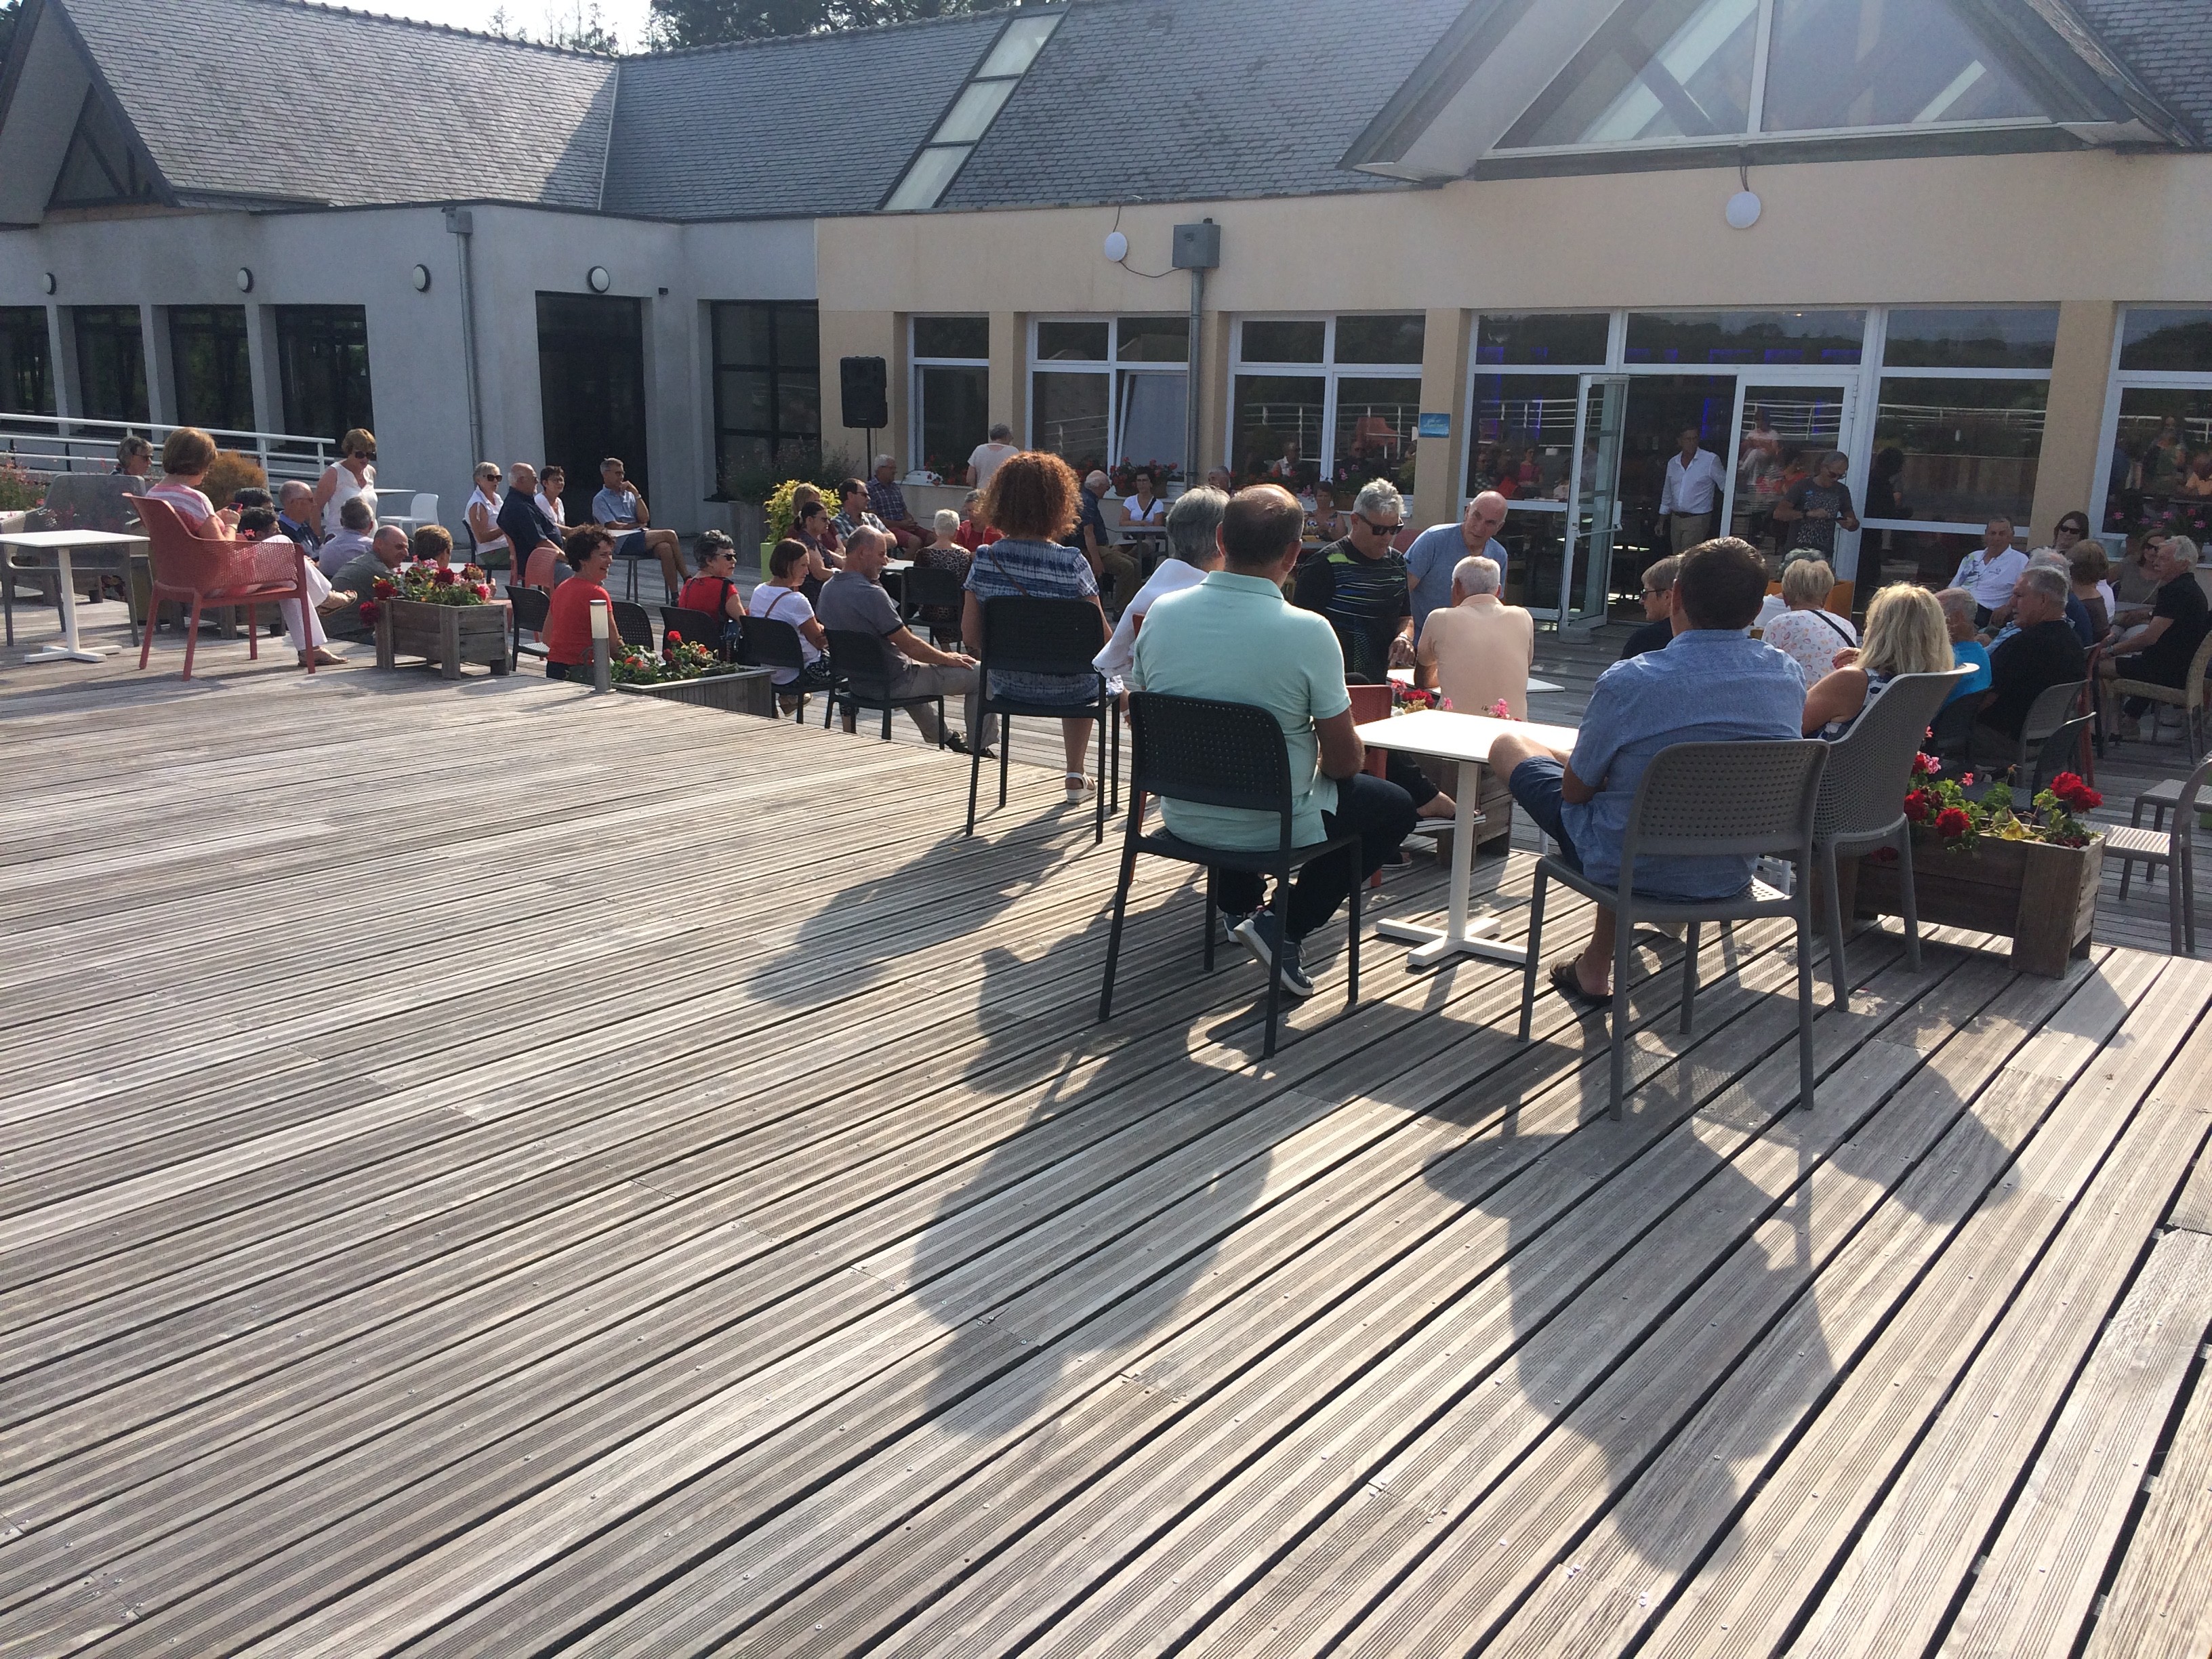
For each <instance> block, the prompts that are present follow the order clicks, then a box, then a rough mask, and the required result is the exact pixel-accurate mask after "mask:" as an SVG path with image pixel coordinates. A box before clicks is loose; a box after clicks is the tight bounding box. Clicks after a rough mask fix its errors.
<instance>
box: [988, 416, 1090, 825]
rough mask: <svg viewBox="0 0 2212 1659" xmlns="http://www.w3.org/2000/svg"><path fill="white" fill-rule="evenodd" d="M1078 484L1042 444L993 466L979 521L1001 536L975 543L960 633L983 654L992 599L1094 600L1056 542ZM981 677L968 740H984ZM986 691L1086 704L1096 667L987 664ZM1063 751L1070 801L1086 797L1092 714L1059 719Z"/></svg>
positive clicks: (1072, 516)
mask: <svg viewBox="0 0 2212 1659" xmlns="http://www.w3.org/2000/svg"><path fill="white" fill-rule="evenodd" d="M1081 488H1082V486H1081V485H1080V484H1079V483H1077V482H1076V477H1075V474H1074V473H1073V471H1070V470H1069V468H1068V465H1067V463H1066V461H1063V460H1061V459H1060V457H1059V456H1057V455H1052V454H1048V453H1045V452H1043V451H1042V450H1026V451H1024V452H1023V453H1021V454H1018V455H1016V456H1013V457H1012V458H1011V459H1007V460H1005V461H1002V462H1000V464H999V468H998V471H995V472H994V473H992V475H991V482H990V484H989V486H988V487H987V489H985V491H984V493H983V508H982V516H983V519H984V521H985V522H987V523H988V524H990V525H992V526H995V527H996V528H997V529H998V530H999V531H1000V533H1001V535H1002V537H1003V539H1002V540H1000V541H995V542H993V543H991V544H989V545H987V546H986V547H983V548H981V549H979V550H977V552H976V555H975V562H974V563H973V564H972V565H970V566H969V570H968V581H967V596H966V598H965V599H963V601H962V602H961V611H960V637H961V639H962V640H963V641H966V642H967V644H968V646H969V649H971V650H975V651H977V652H979V653H982V654H984V655H985V656H986V657H987V654H988V642H987V641H985V640H984V637H983V606H984V605H985V603H986V602H987V601H989V600H991V599H1080V600H1085V601H1087V602H1088V603H1089V604H1091V605H1093V606H1097V605H1098V581H1097V578H1096V577H1095V576H1093V575H1092V574H1091V565H1090V562H1089V561H1088V560H1086V559H1085V557H1084V556H1083V554H1082V552H1081V551H1080V550H1078V549H1076V548H1073V547H1064V546H1062V545H1060V538H1061V537H1062V536H1065V535H1066V533H1067V532H1068V531H1069V530H1071V529H1072V528H1073V526H1074V524H1075V520H1076V518H1077V515H1078V513H1079V507H1080V503H1079V501H1078V500H1077V496H1076V492H1077V491H1078V490H1079V489H1081ZM1098 630H1099V632H1098V637H1099V638H1100V639H1101V640H1103V639H1104V638H1105V637H1106V635H1107V627H1106V613H1105V611H1104V610H1103V608H1100V609H1099V611H1098ZM991 695H992V696H994V697H1006V698H1009V699H1018V700H1019V701H1021V702H1042V703H1065V704H1066V705H1068V706H1069V707H1070V708H1091V707H1093V706H1095V705H1096V704H1097V701H1098V677H1097V675H1096V674H1095V673H1089V674H1080V675H1067V674H1020V673H1014V674H1009V673H1004V672H1001V671H998V670H995V669H994V670H993V671H992V673H991ZM981 697H982V692H981V680H980V679H979V680H978V682H977V690H975V691H972V692H970V693H969V702H968V733H969V741H970V742H972V743H976V744H982V743H986V742H987V741H988V739H989V734H988V733H987V732H985V731H984V730H983V726H982V714H981V711H980V709H979V708H978V707H977V705H978V704H979V703H980V702H981ZM1060 735H1061V741H1062V744H1063V746H1064V748H1065V750H1066V757H1067V772H1066V792H1067V799H1068V800H1069V802H1070V803H1071V804H1073V803H1075V802H1079V801H1082V800H1084V799H1087V798H1088V797H1089V796H1090V794H1091V792H1092V790H1093V789H1095V788H1096V787H1097V785H1096V784H1095V783H1094V782H1093V781H1092V780H1091V778H1090V777H1089V776H1087V775H1085V771H1084V761H1085V755H1086V753H1087V752H1088V751H1089V750H1090V747H1091V716H1090V715H1089V714H1083V715H1075V714H1070V715H1068V716H1067V717H1066V719H1065V720H1062V721H1061V722H1060Z"/></svg>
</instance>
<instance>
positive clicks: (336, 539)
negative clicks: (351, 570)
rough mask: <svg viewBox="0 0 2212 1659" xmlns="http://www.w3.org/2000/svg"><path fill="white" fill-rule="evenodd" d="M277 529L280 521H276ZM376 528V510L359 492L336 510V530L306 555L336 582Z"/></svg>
mask: <svg viewBox="0 0 2212 1659" xmlns="http://www.w3.org/2000/svg"><path fill="white" fill-rule="evenodd" d="M276 522H277V526H278V527H279V528H280V529H281V528H282V527H283V519H282V518H281V517H280V518H279V519H278V520H277V521H276ZM375 528H376V509H375V508H374V507H371V506H370V505H369V504H368V501H365V500H364V499H362V497H361V496H359V495H353V496H349V497H348V498H347V500H346V504H345V505H344V506H343V507H340V508H339V509H338V532H337V535H335V536H332V537H331V538H330V539H329V540H328V541H325V543H324V544H322V545H321V546H320V547H319V548H316V549H315V550H313V551H312V552H310V553H309V554H308V555H307V556H308V557H309V558H311V559H313V561H314V562H315V563H316V564H317V565H318V566H319V568H321V570H322V573H323V574H325V576H328V577H329V578H330V579H331V585H332V586H336V585H337V579H338V572H339V571H341V570H343V569H344V568H346V567H347V566H348V565H349V564H351V563H352V562H354V561H355V560H356V559H358V558H359V557H361V556H362V554H364V553H366V552H368V536H369V532H371V531H373V530H374V529H375Z"/></svg>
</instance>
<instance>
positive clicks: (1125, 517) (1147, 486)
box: [1121, 467, 1168, 525]
mask: <svg viewBox="0 0 2212 1659" xmlns="http://www.w3.org/2000/svg"><path fill="white" fill-rule="evenodd" d="M1157 488H1158V483H1157V482H1156V481H1155V480H1154V478H1153V477H1152V473H1151V472H1149V471H1146V469H1145V468H1143V467H1139V468H1138V469H1137V471H1136V474H1135V476H1134V477H1132V478H1131V479H1130V481H1129V493H1128V494H1127V495H1124V496H1123V497H1122V498H1121V522H1122V523H1123V524H1125V525H1132V524H1165V523H1166V522H1167V521H1168V504H1167V503H1166V502H1165V501H1162V500H1161V499H1160V498H1159V497H1158V496H1157V495H1154V494H1153V493H1152V491H1153V490H1154V489H1157Z"/></svg>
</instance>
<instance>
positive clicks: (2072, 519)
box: [2051, 509, 2089, 536]
mask: <svg viewBox="0 0 2212 1659" xmlns="http://www.w3.org/2000/svg"><path fill="white" fill-rule="evenodd" d="M2069 524H2078V525H2080V526H2081V533H2082V534H2083V535H2084V536H2086V535H2087V534H2088V533H2089V515H2088V514H2087V513H2083V512H2081V511H2080V510H2079V509H2076V510H2075V511H2074V512H2072V513H2060V514H2059V515H2058V522H2057V524H2055V525H2053V526H2051V534H2052V535H2054V536H2055V535H2057V533H2058V532H2060V531H2062V530H2063V529H2065V528H2066V526H2068V525H2069Z"/></svg>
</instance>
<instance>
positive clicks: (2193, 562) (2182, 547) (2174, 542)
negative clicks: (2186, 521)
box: [2166, 536, 2197, 570]
mask: <svg viewBox="0 0 2212 1659" xmlns="http://www.w3.org/2000/svg"><path fill="white" fill-rule="evenodd" d="M2166 557H2168V558H2169V559H2172V560H2173V561H2174V562H2176V563H2177V564H2179V565H2180V566H2181V567H2182V568H2185V569H2189V570H2194V569H2195V568H2197V544H2196V543H2195V542H2192V541H2191V540H2190V539H2189V538H2188V537H2186V536H2168V537H2167V538H2166Z"/></svg>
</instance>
